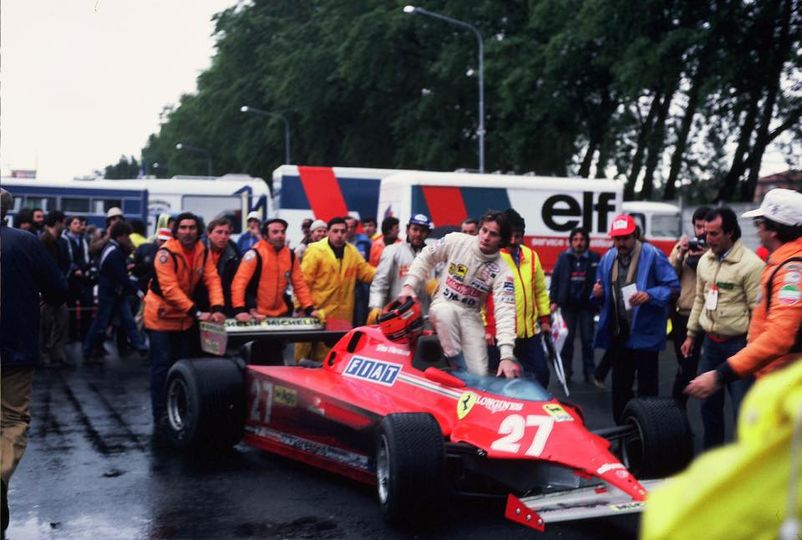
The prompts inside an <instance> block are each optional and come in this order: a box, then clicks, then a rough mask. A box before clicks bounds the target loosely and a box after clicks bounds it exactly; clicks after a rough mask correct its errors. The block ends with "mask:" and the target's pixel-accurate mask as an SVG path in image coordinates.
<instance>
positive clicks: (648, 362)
mask: <svg viewBox="0 0 802 540" xmlns="http://www.w3.org/2000/svg"><path fill="white" fill-rule="evenodd" d="M623 345H624V341H623V340H619V339H615V338H614V341H613V346H612V347H611V348H610V349H609V350H608V353H609V357H610V362H611V363H612V366H613V419H614V420H615V422H616V423H618V422H620V421H621V414H622V413H623V412H624V407H625V406H626V404H627V402H628V401H629V400H630V399H632V398H633V397H634V395H635V393H634V392H633V389H632V385H633V383H634V382H635V376H636V375H637V378H638V393H637V395H638V397H643V396H656V395H657V391H658V384H657V383H658V370H657V355H658V353H657V351H641V350H637V349H626V348H624V346H623Z"/></svg>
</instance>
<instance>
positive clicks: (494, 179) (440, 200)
mask: <svg viewBox="0 0 802 540" xmlns="http://www.w3.org/2000/svg"><path fill="white" fill-rule="evenodd" d="M623 189H624V185H623V183H622V182H618V181H614V180H588V179H585V178H555V177H544V176H509V175H496V174H492V175H490V174H470V173H433V172H423V171H410V172H403V173H398V174H395V175H392V176H388V177H386V178H384V179H383V180H382V182H381V190H380V193H379V216H382V217H383V216H388V215H393V216H395V217H397V218H399V220H400V221H401V223H402V224H403V223H405V222H406V221H407V220H408V219H409V216H411V215H414V214H418V213H423V214H426V215H428V216H429V217H430V218H431V219H432V221H433V222H434V225H435V230H434V233H433V235H432V237H433V238H437V237H440V236H442V235H444V234H446V233H448V232H451V231H455V230H459V227H460V224H461V223H462V222H463V221H464V220H465V219H466V218H468V217H473V218H479V217H480V216H481V215H482V214H483V213H484V212H485V211H486V210H488V209H495V210H506V209H507V208H514V209H515V210H517V211H518V213H519V214H521V216H522V217H523V218H524V219H525V220H526V231H525V232H524V242H525V244H526V245H528V246H530V247H532V248H533V249H535V250H536V251H537V253H538V255H539V256H540V259H541V262H542V263H543V268H544V270H545V271H546V272H550V271H551V269H552V268H553V267H554V264H555V263H556V262H557V258H558V257H559V255H560V253H561V252H562V251H565V250H566V249H567V248H568V234H569V233H570V231H571V229H573V228H575V227H584V228H585V229H587V230H588V231H589V233H590V239H591V240H590V246H591V248H592V249H594V250H596V251H599V252H603V251H604V250H606V249H607V248H608V247H610V245H611V241H610V239H609V238H608V236H607V233H608V231H609V228H610V223H611V222H612V220H613V218H614V217H615V215H617V214H620V213H622V212H627V213H631V214H633V215H634V216H635V219H636V220H637V221H638V222H639V223H640V225H641V229H642V230H643V232H644V237H646V238H648V239H649V241H650V242H652V243H654V244H656V245H657V246H658V247H660V248H661V249H662V250H663V251H666V252H667V251H668V250H670V249H671V247H672V246H673V244H674V242H676V240H677V237H678V235H679V224H680V216H679V209H678V208H677V207H675V206H673V205H669V204H665V203H642V202H626V203H625V202H623Z"/></svg>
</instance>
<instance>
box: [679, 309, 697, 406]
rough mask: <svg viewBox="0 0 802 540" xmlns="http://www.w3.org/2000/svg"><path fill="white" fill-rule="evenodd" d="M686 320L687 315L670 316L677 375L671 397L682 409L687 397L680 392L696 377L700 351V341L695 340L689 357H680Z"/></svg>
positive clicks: (686, 324) (686, 329)
mask: <svg viewBox="0 0 802 540" xmlns="http://www.w3.org/2000/svg"><path fill="white" fill-rule="evenodd" d="M688 319H689V317H688V316H687V315H680V314H679V313H676V312H675V313H674V314H673V315H672V316H671V325H672V326H673V327H674V330H673V331H672V334H673V337H674V354H675V355H676V356H677V374H676V376H675V377H674V386H673V388H672V389H671V397H673V398H674V400H675V401H676V402H677V403H679V404H680V405H681V406H682V407H683V408H684V407H685V405H686V404H687V403H688V396H687V395H685V394H683V393H682V391H683V390H685V387H686V386H688V384H689V383H690V382H691V380H693V378H694V377H696V372H697V370H698V368H699V353H700V352H701V350H702V343H701V341H702V340H701V339H697V340H696V343H694V345H693V350H692V351H691V355H690V356H688V357H685V356H682V352H680V347H682V342H683V341H685V338H686V337H688Z"/></svg>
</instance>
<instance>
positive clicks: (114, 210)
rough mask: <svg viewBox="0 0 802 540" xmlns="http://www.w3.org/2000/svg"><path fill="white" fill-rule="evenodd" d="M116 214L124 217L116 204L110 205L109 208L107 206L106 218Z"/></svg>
mask: <svg viewBox="0 0 802 540" xmlns="http://www.w3.org/2000/svg"><path fill="white" fill-rule="evenodd" d="M116 216H121V217H124V216H123V211H122V210H121V209H120V208H119V207H117V206H112V207H111V208H109V210H108V212H106V219H108V218H113V217H116Z"/></svg>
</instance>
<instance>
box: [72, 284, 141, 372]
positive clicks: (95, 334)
mask: <svg viewBox="0 0 802 540" xmlns="http://www.w3.org/2000/svg"><path fill="white" fill-rule="evenodd" d="M115 315H116V316H117V318H118V319H119V321H120V328H122V329H123V330H124V331H125V333H126V334H127V335H128V338H129V339H130V340H131V345H132V346H133V347H134V349H136V350H138V351H144V350H147V347H146V346H145V340H144V339H143V338H142V334H140V333H139V329H138V328H137V327H136V321H134V316H133V314H132V313H131V305H130V304H129V303H128V299H127V298H126V297H124V296H111V295H109V296H107V295H100V296H98V301H97V314H96V315H95V320H93V321H92V326H90V327H89V333H88V334H87V336H86V340H84V344H83V353H84V357H87V356H90V355H91V354H92V351H93V350H94V349H95V345H97V343H98V342H101V343H102V342H103V339H104V337H105V334H106V328H108V327H109V324H111V321H112V320H113V319H114V316H115Z"/></svg>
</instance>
